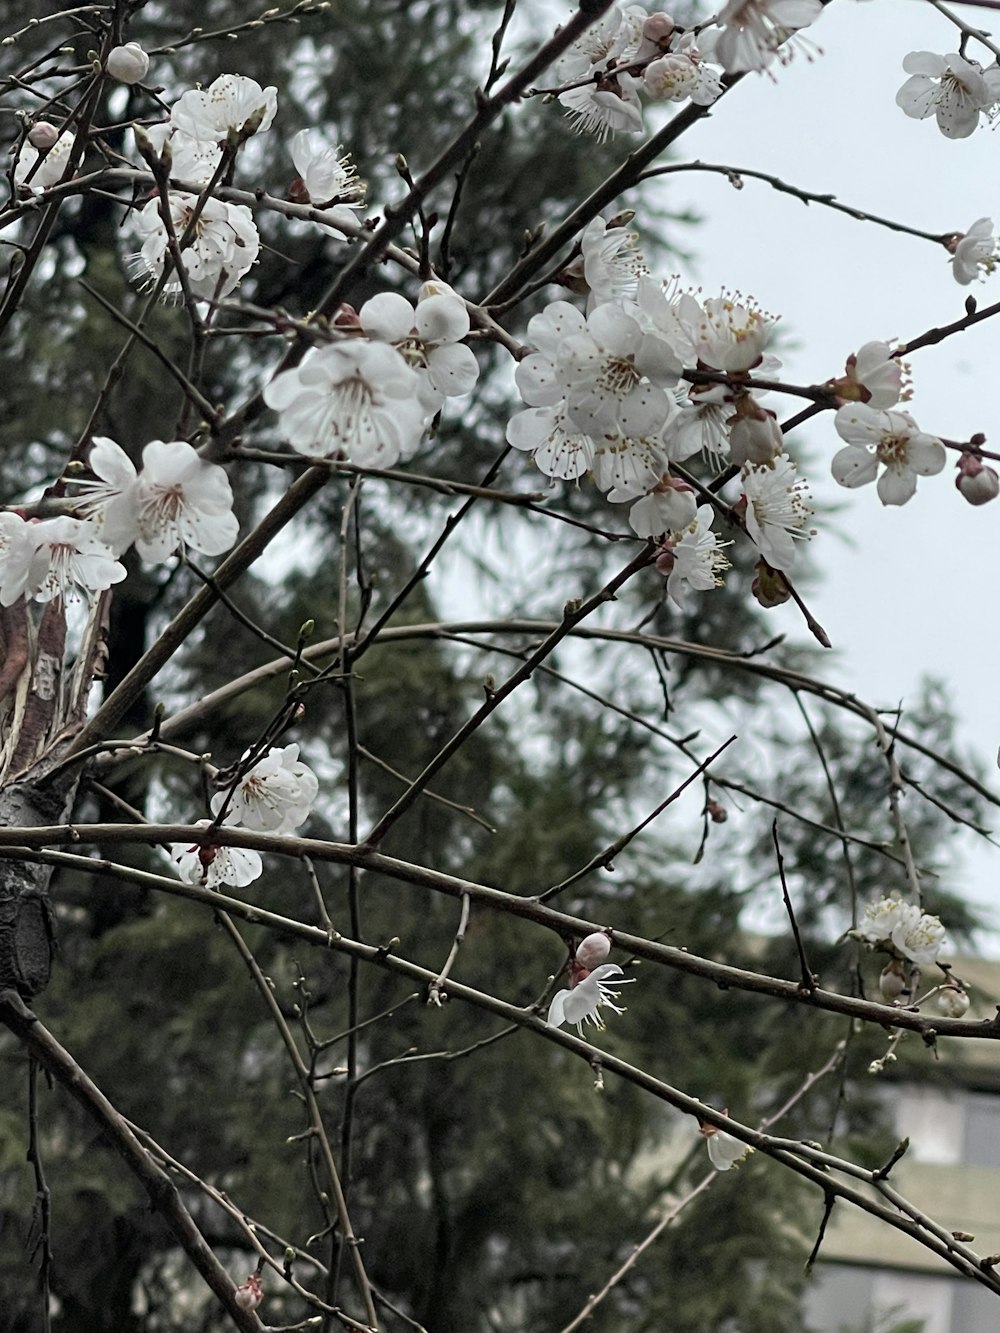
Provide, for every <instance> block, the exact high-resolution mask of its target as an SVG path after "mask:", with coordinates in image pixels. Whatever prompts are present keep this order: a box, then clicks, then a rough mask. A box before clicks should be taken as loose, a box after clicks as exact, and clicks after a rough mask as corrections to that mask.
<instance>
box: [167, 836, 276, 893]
mask: <svg viewBox="0 0 1000 1333" xmlns="http://www.w3.org/2000/svg"><path fill="white" fill-rule="evenodd" d="M195 827H196V828H208V827H209V821H208V820H207V819H199V820H198V822H197V824H196V825H195ZM170 855H171V858H172V859H173V861H174V862H175V863H176V865H177V873H178V874H179V875H180V877H181V879H182V880H184V881H185V883H187V884H200V885H203V886H204V887H205V888H206V889H217V888H219V887H220V885H226V884H228V885H231V886H232V887H233V888H235V889H244V888H246V886H247V885H248V884H252V883H253V882H254V880H255V879H259V878H260V876H261V874H262V873H263V869H264V866H263V862H262V861H261V859H260V855H259V853H257V852H255V851H252V850H251V849H250V848H249V847H223V846H221V845H219V844H216V843H205V844H202V843H195V844H194V846H192V847H188V846H185V844H184V843H180V842H175V843H173V844H172V846H171V849H170Z"/></svg>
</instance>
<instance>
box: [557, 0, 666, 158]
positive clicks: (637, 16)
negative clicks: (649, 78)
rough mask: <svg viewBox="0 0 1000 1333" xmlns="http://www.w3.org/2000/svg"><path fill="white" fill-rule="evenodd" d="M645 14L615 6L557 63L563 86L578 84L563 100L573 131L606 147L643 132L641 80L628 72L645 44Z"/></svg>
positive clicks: (635, 7) (632, 7)
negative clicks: (620, 136)
mask: <svg viewBox="0 0 1000 1333" xmlns="http://www.w3.org/2000/svg"><path fill="white" fill-rule="evenodd" d="M646 17H647V16H646V11H645V10H644V9H643V8H642V6H641V5H628V6H625V7H622V6H621V5H612V6H611V8H610V9H609V10H608V12H607V13H606V14H605V15H604V16H603V18H602V19H601V20H600V21H599V22H597V23H594V24H592V25H591V27H589V28H588V29H587V31H586V32H585V33H584V34H583V36H582V37H581V38H580V39H579V41H577V42H576V43H574V45H573V46H571V47H570V49H569V50H568V51H567V52H566V54H565V55H563V56H562V58H561V59H560V60H559V61H558V62H557V64H556V67H555V76H556V79H557V81H558V82H559V83H560V84H571V83H576V84H578V85H579V86H577V87H574V88H567V89H566V91H565V92H561V93H560V94H559V101H560V102H561V103H562V105H563V106H564V107H565V108H566V111H567V114H568V116H569V117H570V119H571V120H572V122H573V128H574V129H575V130H578V131H579V132H580V133H589V134H594V135H596V136H597V138H598V139H600V140H601V141H602V142H603V140H605V139H606V138H607V137H608V135H614V134H617V133H618V132H619V131H625V132H631V133H639V132H640V131H641V130H642V107H641V105H640V102H639V88H640V86H641V83H640V80H639V78H638V77H637V76H636V75H634V74H631V73H629V72H628V71H627V70H625V69H622V70H621V71H620V72H619V71H618V70H616V68H615V67H616V66H618V65H620V66H627V65H628V63H629V62H630V61H631V60H633V59H634V58H635V56H636V53H637V52H638V50H639V46H640V43H641V42H642V26H643V23H644V21H645V19H646Z"/></svg>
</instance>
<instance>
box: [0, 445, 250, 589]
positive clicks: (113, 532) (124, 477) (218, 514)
mask: <svg viewBox="0 0 1000 1333" xmlns="http://www.w3.org/2000/svg"><path fill="white" fill-rule="evenodd" d="M89 467H90V470H91V472H93V474H94V480H91V481H88V480H80V479H77V478H76V477H74V478H72V479H71V480H72V481H73V483H74V485H75V486H76V489H77V491H78V492H79V495H78V496H77V497H76V498H75V500H74V501H72V502H71V503H73V505H74V508H75V511H76V514H77V515H79V517H76V516H74V515H70V514H60V515H58V516H57V517H55V518H46V519H28V518H25V517H24V515H23V514H21V513H19V512H17V511H16V510H8V511H5V512H0V606H11V605H12V604H13V603H14V602H16V601H18V600H19V599H20V598H21V597H24V598H26V599H28V600H29V601H36V602H48V601H52V600H53V599H55V598H61V599H63V600H65V599H66V597H67V596H68V595H69V594H70V592H71V591H72V590H74V589H77V590H80V591H82V592H83V593H85V594H87V595H88V596H90V595H92V594H94V593H99V592H104V591H105V590H106V589H107V588H110V587H111V586H112V585H113V584H115V583H120V582H121V581H122V579H124V577H125V566H124V565H122V564H121V562H120V561H119V559H118V557H119V556H120V555H122V554H123V553H124V552H125V551H126V550H127V549H128V548H129V547H130V546H132V545H134V546H135V548H136V550H137V551H138V553H139V555H140V556H141V557H142V559H143V560H145V561H147V562H148V563H156V562H159V561H163V560H166V559H167V558H168V557H169V556H171V555H172V554H173V553H174V552H175V551H177V550H178V549H181V550H191V551H198V552H200V553H201V554H203V555H219V554H221V552H223V551H227V550H228V549H229V548H230V547H231V546H232V544H233V542H234V541H235V540H236V537H237V534H238V532H239V524H238V522H237V520H236V516H235V515H234V514H233V493H232V489H231V487H230V485H229V478H228V477H227V476H226V473H225V470H224V469H223V468H221V467H219V466H218V465H217V464H215V463H206V462H205V461H204V460H203V459H201V458H199V456H198V454H197V452H196V450H195V449H194V448H192V446H191V445H190V444H188V443H187V442H186V441H185V440H171V441H168V442H164V441H163V440H151V441H150V442H149V444H147V445H146V447H145V449H144V450H143V453H142V470H141V471H136V467H135V464H134V463H133V462H132V460H131V459H130V458H129V456H128V455H127V454H126V453H125V451H124V450H123V449H122V448H121V447H120V446H119V445H117V444H116V443H115V442H114V440H111V439H108V438H107V437H106V436H96V437H95V438H94V441H93V444H92V446H91V450H90V457H89Z"/></svg>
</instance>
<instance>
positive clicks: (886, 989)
mask: <svg viewBox="0 0 1000 1333" xmlns="http://www.w3.org/2000/svg"><path fill="white" fill-rule="evenodd" d="M878 988H879V993H880V994H881V996H882V999H883V1000H885V1002H886V1004H894V1003H895V1001H896V1000H898V999H899V997H900V996H901V995H904V994H906V993H907V991H908V989H909V987H908V984H907V980H906V973H905V972H904V971H903V964H902V962H901V960H900V959H898V958H892V959H890V960H889V962H888V963H886V965H885V967H884V968H883V969H882V975H881V976H880V977H879V979H878Z"/></svg>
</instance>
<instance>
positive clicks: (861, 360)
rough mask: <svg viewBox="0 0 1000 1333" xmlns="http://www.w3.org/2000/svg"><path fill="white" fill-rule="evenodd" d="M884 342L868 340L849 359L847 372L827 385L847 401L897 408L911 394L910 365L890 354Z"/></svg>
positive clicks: (887, 345) (870, 405)
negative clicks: (902, 399) (909, 385)
mask: <svg viewBox="0 0 1000 1333" xmlns="http://www.w3.org/2000/svg"><path fill="white" fill-rule="evenodd" d="M890 350H891V349H890V347H889V344H888V343H884V342H867V343H865V344H864V345H863V346H862V347H859V348H858V350H857V351H856V352H852V353H851V355H850V356H849V357H848V358H847V365H846V367H845V371H844V374H843V375H842V376H841V377H840V379H835V380H830V381H829V382H828V383H827V386H826V387H827V388H828V389H830V390H832V392H833V393H835V394H837V396H838V397H839V398H842V399H845V400H847V401H853V402H861V403H867V404H868V406H869V407H875V408H888V407H895V406H896V404H897V403H898V402H899V400H900V399H901V398H904V397H908V396H909V388H908V384H909V371H908V367H907V366H906V365H905V364H904V363H903V362H902V361H900V360H899V358H898V357H894V356H891V355H890Z"/></svg>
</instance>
